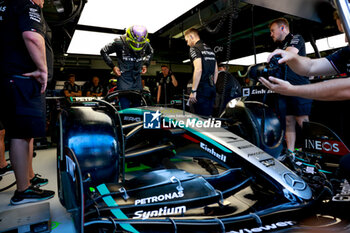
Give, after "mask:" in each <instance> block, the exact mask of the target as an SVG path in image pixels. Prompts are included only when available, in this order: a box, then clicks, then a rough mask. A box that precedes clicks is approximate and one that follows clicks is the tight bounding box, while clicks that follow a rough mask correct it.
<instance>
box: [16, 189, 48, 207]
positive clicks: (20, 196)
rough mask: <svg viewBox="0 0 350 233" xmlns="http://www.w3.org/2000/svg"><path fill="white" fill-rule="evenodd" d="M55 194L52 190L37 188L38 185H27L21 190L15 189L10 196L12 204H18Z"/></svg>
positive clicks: (45, 198)
mask: <svg viewBox="0 0 350 233" xmlns="http://www.w3.org/2000/svg"><path fill="white" fill-rule="evenodd" d="M54 196H55V192H54V191H50V190H44V189H39V188H38V187H34V186H29V187H28V188H27V189H26V190H24V191H23V192H18V191H17V190H16V191H15V194H14V195H13V197H12V198H11V204H12V205H20V204H25V203H30V202H38V201H44V200H47V199H50V198H52V197H54Z"/></svg>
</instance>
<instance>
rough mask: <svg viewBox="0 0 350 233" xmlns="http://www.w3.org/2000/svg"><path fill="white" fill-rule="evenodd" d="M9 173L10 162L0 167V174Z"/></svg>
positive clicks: (10, 171) (10, 169)
mask: <svg viewBox="0 0 350 233" xmlns="http://www.w3.org/2000/svg"><path fill="white" fill-rule="evenodd" d="M10 173H13V169H12V166H11V164H7V166H6V167H3V168H0V176H4V175H7V174H10Z"/></svg>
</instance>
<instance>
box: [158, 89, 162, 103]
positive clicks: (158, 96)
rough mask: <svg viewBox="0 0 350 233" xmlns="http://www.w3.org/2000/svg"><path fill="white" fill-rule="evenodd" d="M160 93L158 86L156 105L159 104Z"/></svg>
mask: <svg viewBox="0 0 350 233" xmlns="http://www.w3.org/2000/svg"><path fill="white" fill-rule="evenodd" d="M161 91H162V86H161V85H158V92H157V104H159V101H160V93H161Z"/></svg>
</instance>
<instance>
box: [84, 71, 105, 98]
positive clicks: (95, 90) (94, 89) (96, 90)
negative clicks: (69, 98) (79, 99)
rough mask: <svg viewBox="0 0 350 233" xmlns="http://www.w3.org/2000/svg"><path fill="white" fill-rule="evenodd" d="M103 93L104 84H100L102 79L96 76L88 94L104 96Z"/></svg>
mask: <svg viewBox="0 0 350 233" xmlns="http://www.w3.org/2000/svg"><path fill="white" fill-rule="evenodd" d="M102 94H103V86H102V85H101V84H100V79H99V77H97V76H94V77H93V78H92V85H91V87H90V88H89V90H88V91H87V93H86V95H87V96H94V97H98V96H102Z"/></svg>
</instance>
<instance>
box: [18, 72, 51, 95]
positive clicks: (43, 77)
mask: <svg viewBox="0 0 350 233" xmlns="http://www.w3.org/2000/svg"><path fill="white" fill-rule="evenodd" d="M22 75H23V76H25V77H34V78H35V79H36V81H38V82H39V83H40V84H41V90H40V92H41V93H44V92H45V90H46V86H47V71H42V70H36V71H33V72H31V73H25V74H22Z"/></svg>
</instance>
